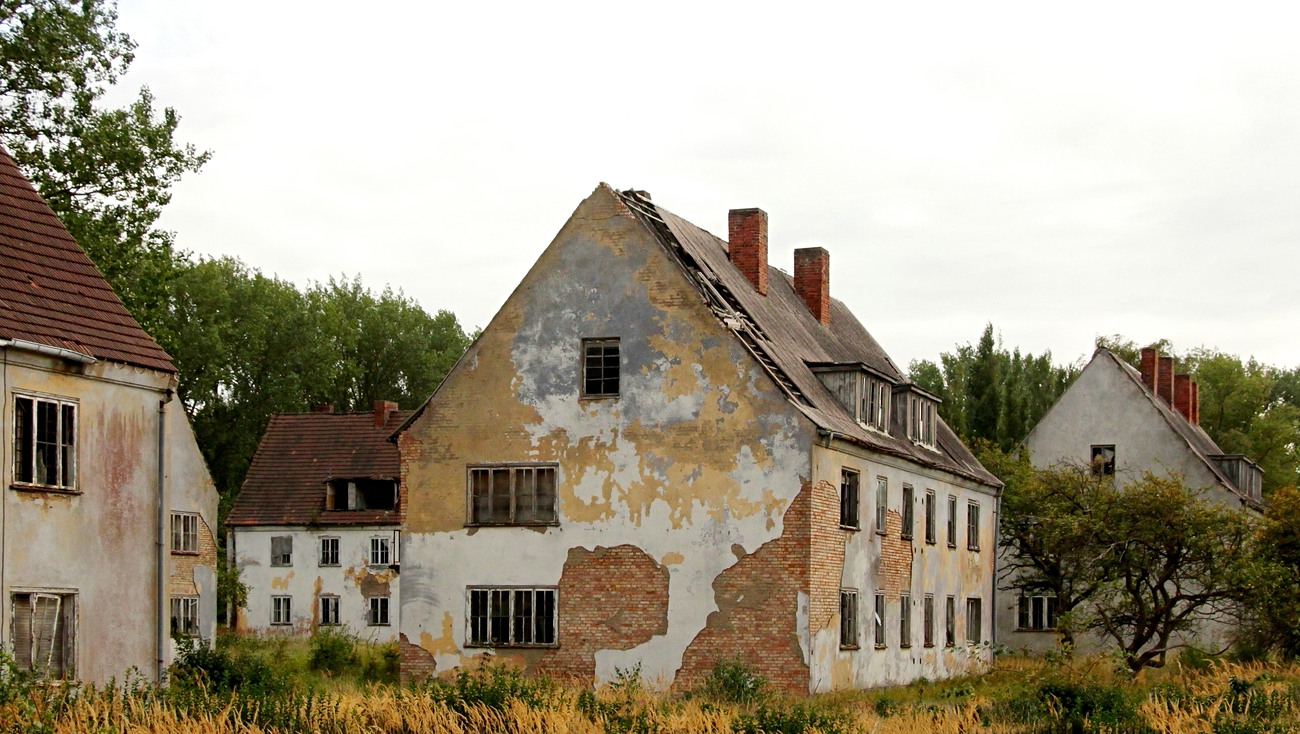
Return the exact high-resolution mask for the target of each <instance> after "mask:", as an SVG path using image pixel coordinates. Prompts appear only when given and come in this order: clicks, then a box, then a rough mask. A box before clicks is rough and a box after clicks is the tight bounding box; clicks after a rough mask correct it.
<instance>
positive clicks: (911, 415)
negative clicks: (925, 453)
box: [907, 394, 934, 447]
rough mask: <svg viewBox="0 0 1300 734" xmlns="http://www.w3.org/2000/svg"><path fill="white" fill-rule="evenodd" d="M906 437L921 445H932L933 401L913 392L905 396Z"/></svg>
mask: <svg viewBox="0 0 1300 734" xmlns="http://www.w3.org/2000/svg"><path fill="white" fill-rule="evenodd" d="M907 437H908V438H910V439H911V440H913V441H915V442H916V443H919V444H921V445H923V446H930V447H933V446H934V401H932V400H929V399H927V398H925V397H922V396H920V395H915V394H913V395H908V396H907Z"/></svg>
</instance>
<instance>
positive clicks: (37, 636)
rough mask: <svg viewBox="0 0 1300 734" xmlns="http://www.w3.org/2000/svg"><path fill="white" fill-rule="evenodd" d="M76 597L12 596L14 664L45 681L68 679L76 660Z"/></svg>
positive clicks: (28, 594)
mask: <svg viewBox="0 0 1300 734" xmlns="http://www.w3.org/2000/svg"><path fill="white" fill-rule="evenodd" d="M76 598H77V597H76V595H75V594H69V593H55V592H48V593H47V592H21V593H14V594H13V595H11V596H10V602H11V607H10V608H11V615H12V616H11V624H12V627H11V640H12V644H13V655H14V665H15V666H16V667H18V668H19V669H20V670H30V671H32V672H33V673H35V674H36V675H37V676H39V677H41V678H66V677H68V676H69V675H70V674H71V673H72V671H73V668H74V661H75V660H76V640H75V635H76Z"/></svg>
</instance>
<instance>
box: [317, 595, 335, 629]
mask: <svg viewBox="0 0 1300 734" xmlns="http://www.w3.org/2000/svg"><path fill="white" fill-rule="evenodd" d="M320 623H321V624H322V625H324V626H326V627H332V626H334V625H336V624H338V623H339V598H338V597H337V596H333V595H325V596H322V597H321V598H320Z"/></svg>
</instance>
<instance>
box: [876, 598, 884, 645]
mask: <svg viewBox="0 0 1300 734" xmlns="http://www.w3.org/2000/svg"><path fill="white" fill-rule="evenodd" d="M874 611H875V618H876V619H875V622H876V625H875V626H876V647H884V646H885V595H884V594H876V606H875V610H874Z"/></svg>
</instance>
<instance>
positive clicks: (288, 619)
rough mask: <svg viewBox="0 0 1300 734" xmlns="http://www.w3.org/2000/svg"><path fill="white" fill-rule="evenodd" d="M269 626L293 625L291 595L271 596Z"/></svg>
mask: <svg viewBox="0 0 1300 734" xmlns="http://www.w3.org/2000/svg"><path fill="white" fill-rule="evenodd" d="M271 624H272V626H275V627H284V626H287V625H291V624H293V595H291V594H272V595H271Z"/></svg>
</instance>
